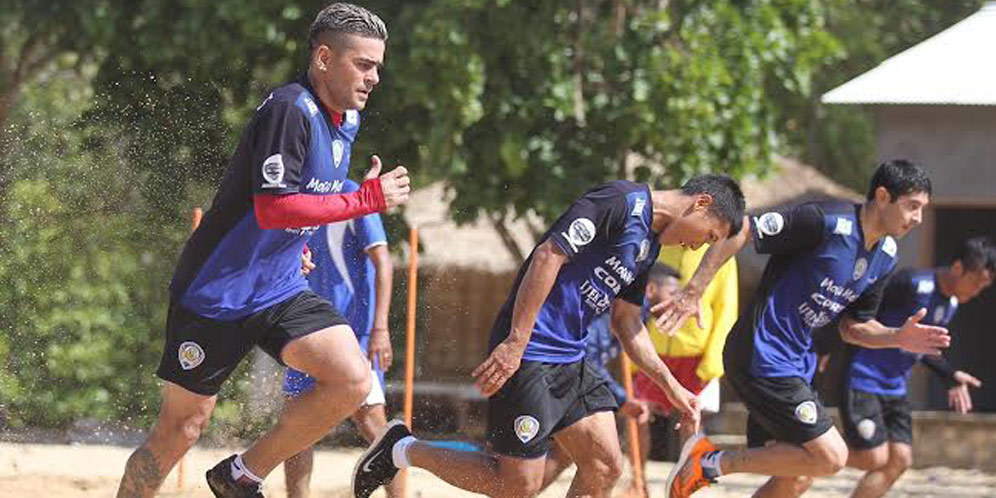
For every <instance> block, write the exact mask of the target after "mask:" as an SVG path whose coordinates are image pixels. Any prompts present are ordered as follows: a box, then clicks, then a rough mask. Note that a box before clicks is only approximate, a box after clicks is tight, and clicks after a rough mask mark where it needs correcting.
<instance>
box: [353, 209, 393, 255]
mask: <svg viewBox="0 0 996 498" xmlns="http://www.w3.org/2000/svg"><path fill="white" fill-rule="evenodd" d="M356 237H357V238H358V239H359V241H360V243H361V244H362V246H363V250H364V251H366V250H368V249H370V248H372V247H376V246H382V245H386V244H387V234H385V233H384V224H383V223H381V220H380V215H379V214H377V213H373V214H368V215H366V216H364V217H362V218H360V219H358V220H356Z"/></svg>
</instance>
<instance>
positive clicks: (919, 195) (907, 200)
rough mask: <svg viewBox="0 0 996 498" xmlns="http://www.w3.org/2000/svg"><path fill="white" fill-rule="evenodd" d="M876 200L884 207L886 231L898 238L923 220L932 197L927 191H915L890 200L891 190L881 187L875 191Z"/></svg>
mask: <svg viewBox="0 0 996 498" xmlns="http://www.w3.org/2000/svg"><path fill="white" fill-rule="evenodd" d="M875 202H876V203H878V204H879V207H881V208H882V223H883V228H884V229H885V233H887V234H888V235H891V236H893V237H897V238H898V237H902V236H904V235H906V234H907V233H908V232H909V231H910V230H912V229H913V228H915V227H916V226H917V225H919V224H920V223H921V222H922V221H923V208H924V207H925V206H926V205H927V204H928V203H929V202H930V197H929V196H928V195H927V193H926V192H914V193H911V194H904V195H901V196H899V198H898V199H896V200H895V202H890V201H889V192H888V191H886V190H885V188H883V187H879V188H878V190H877V191H876V192H875Z"/></svg>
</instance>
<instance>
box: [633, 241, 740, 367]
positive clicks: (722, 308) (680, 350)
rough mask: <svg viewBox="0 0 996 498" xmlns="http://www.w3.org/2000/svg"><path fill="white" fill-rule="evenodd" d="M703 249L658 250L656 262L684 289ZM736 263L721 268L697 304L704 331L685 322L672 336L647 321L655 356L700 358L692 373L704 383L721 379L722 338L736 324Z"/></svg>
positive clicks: (703, 253) (693, 320)
mask: <svg viewBox="0 0 996 498" xmlns="http://www.w3.org/2000/svg"><path fill="white" fill-rule="evenodd" d="M707 248H708V247H707V246H704V245H703V246H702V247H700V248H699V249H698V250H695V251H693V250H691V249H685V248H683V247H680V246H669V247H662V248H661V253H660V256H659V257H658V258H657V261H659V262H661V263H664V264H666V265H668V266H671V267H672V268H674V269H676V270H678V272H679V273H681V285H682V286H684V285H685V284H687V283H688V281H689V280H690V279H691V278H692V275H694V274H695V269H696V268H698V267H699V262H701V261H702V256H703V255H705V252H706V249H707ZM737 293H738V290H737V262H736V260H735V259H734V258H730V260H729V261H727V262H726V263H724V264H723V266H722V267H720V268H719V271H717V272H716V276H715V277H713V279H712V282H710V283H709V285H708V286H707V287H706V290H705V292H704V293H703V294H702V301H701V302H700V303H699V309H700V311H699V313H700V315H701V316H700V318H701V321H702V325H704V326H705V328H704V329H702V328H699V326H698V324H697V323H696V321H695V318H689V319H688V320H686V321H685V324H684V325H682V326H681V328H680V329H679V330H678V332H677V333H676V334H675V335H674V336H668V335H667V334H664V333H662V332H661V331H660V330H658V328H657V324H656V322H655V321H654V319H653V317H651V318H650V320H648V321H647V330H649V331H650V338H651V340H653V342H654V346H655V347H656V348H657V354H659V355H661V356H671V357H689V356H702V361H701V363H699V366H698V368H697V369H696V371H695V373H696V374H697V375H698V376H699V378H700V379H702V380H703V381H705V382H708V381H710V380H712V379H715V378H717V377H722V376H723V345H724V344H726V336H727V335H728V334H729V333H730V329H732V328H733V324H734V323H736V321H737V313H738V309H737Z"/></svg>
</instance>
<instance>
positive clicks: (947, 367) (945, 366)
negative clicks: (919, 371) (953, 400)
mask: <svg viewBox="0 0 996 498" xmlns="http://www.w3.org/2000/svg"><path fill="white" fill-rule="evenodd" d="M920 363H923V364H924V366H926V367H927V368H929V369H930V371H931V372H934V374H935V375H937V376H938V377H940V378H941V379H942V380H944V382H945V383H946V384H947V386H948V387H954V386H957V385H958V381H957V380H955V369H954V368H953V367H951V364H949V363H948V360H947V358H945V357H944V355H939V354H938V355H930V354H927V355H923V356H921V357H920Z"/></svg>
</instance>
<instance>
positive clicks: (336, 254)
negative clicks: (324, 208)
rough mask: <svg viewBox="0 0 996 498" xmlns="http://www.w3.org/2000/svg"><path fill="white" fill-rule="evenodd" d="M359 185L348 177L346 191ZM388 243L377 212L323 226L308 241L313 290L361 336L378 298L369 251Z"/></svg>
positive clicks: (370, 323)
mask: <svg viewBox="0 0 996 498" xmlns="http://www.w3.org/2000/svg"><path fill="white" fill-rule="evenodd" d="M358 188H359V185H357V184H356V183H355V182H353V181H352V180H346V187H345V188H344V190H343V191H344V192H353V191H356V190H357V189H358ZM386 244H387V236H386V235H385V234H384V225H383V224H381V221H380V215H379V214H377V213H372V214H368V215H366V216H363V217H361V218H356V219H352V220H348V221H339V222H336V223H329V224H328V225H323V226H322V227H321V228H319V229H318V231H317V232H315V234H314V235H313V236H312V237H311V241H310V242H309V243H308V245H309V247H310V248H311V254H312V256H311V258H312V262H313V263H315V269H314V270H312V272H311V273H310V274H309V275H308V283H309V284H310V285H311V290H313V291H315V294H318V295H319V296H322V297H323V298H325V299H328V301H329V302H330V303H332V307H334V308H335V309H336V311H338V312H339V313H341V314H342V315H343V316H344V317H345V318H346V319H347V320H349V324H350V325H351V326H352V327H353V332H354V333H356V336H357V337H359V338H362V337H364V336H366V335H369V334H370V328H371V327H373V317H374V308H375V306H374V304H375V303H376V299H377V297H376V294H377V279H376V272H375V270H374V265H373V263H372V262H371V261H370V257H369V256H368V255H367V251H368V250H370V249H371V248H373V247H376V246H380V245H386Z"/></svg>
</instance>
